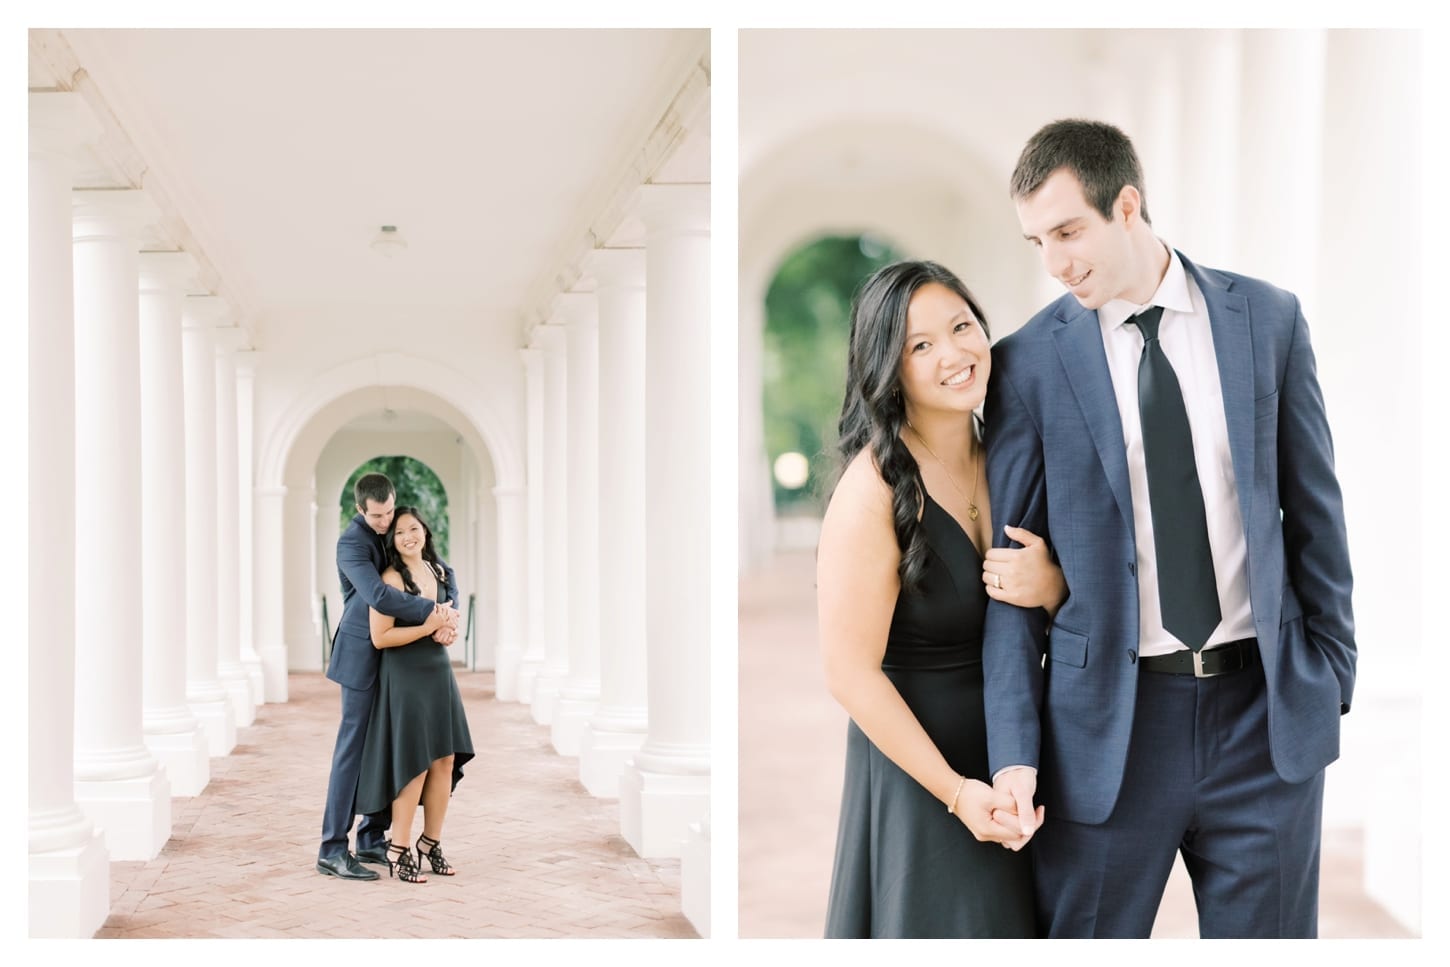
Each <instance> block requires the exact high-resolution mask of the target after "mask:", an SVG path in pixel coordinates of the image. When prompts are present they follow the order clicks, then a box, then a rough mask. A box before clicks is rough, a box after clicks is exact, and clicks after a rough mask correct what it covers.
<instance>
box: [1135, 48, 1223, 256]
mask: <svg viewBox="0 0 1450 967" xmlns="http://www.w3.org/2000/svg"><path fill="white" fill-rule="evenodd" d="M1239 33H1240V32H1239V31H1236V30H1195V31H1192V32H1191V35H1190V36H1191V37H1192V38H1193V39H1192V41H1191V42H1189V43H1187V44H1185V45H1184V50H1183V53H1184V57H1185V61H1186V62H1185V64H1184V69H1183V85H1184V90H1183V103H1182V104H1181V105H1180V106H1179V111H1180V113H1181V115H1182V117H1183V118H1184V119H1185V121H1186V123H1185V124H1184V125H1183V126H1182V128H1181V134H1182V137H1181V138H1180V139H1179V143H1178V151H1179V163H1178V167H1179V169H1180V171H1181V173H1182V179H1183V184H1185V185H1187V186H1190V188H1189V190H1187V191H1185V192H1183V193H1182V195H1180V198H1179V202H1180V204H1181V205H1182V209H1183V210H1182V212H1180V217H1178V218H1177V219H1175V221H1176V222H1177V223H1178V224H1179V225H1180V226H1181V227H1182V235H1183V237H1182V241H1179V239H1178V237H1177V235H1178V233H1176V232H1175V233H1174V237H1173V238H1172V239H1171V242H1172V244H1174V245H1177V246H1180V247H1181V248H1182V249H1183V251H1185V252H1187V253H1189V254H1190V256H1191V257H1192V258H1193V259H1195V260H1196V261H1198V262H1199V264H1201V265H1231V264H1234V263H1236V262H1237V258H1236V257H1235V255H1234V249H1233V244H1234V235H1235V233H1236V227H1235V218H1236V216H1237V214H1238V212H1237V206H1236V205H1232V204H1225V203H1224V200H1225V199H1230V198H1238V197H1239V170H1238V163H1237V159H1238V157H1239V136H1238V135H1239V132H1238V120H1239V98H1240V97H1241V96H1242V95H1241V94H1240V91H1239V82H1240V78H1241V77H1242V75H1243V72H1242V69H1241V67H1240V64H1239V56H1240V46H1239V43H1240V42H1239ZM1148 197H1149V205H1148V214H1149V217H1155V216H1156V215H1157V205H1158V203H1157V201H1155V200H1153V199H1154V197H1155V196H1154V193H1153V191H1152V189H1151V186H1150V189H1149V192H1148Z"/></svg>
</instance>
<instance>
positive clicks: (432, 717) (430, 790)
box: [317, 473, 473, 883]
mask: <svg viewBox="0 0 1450 967" xmlns="http://www.w3.org/2000/svg"><path fill="white" fill-rule="evenodd" d="M353 496H354V503H355V504H356V506H357V514H356V515H354V516H353V518H352V520H351V522H349V524H348V526H347V528H346V529H345V530H344V531H343V533H342V536H341V537H339V538H338V540H337V571H338V577H339V579H340V581H341V583H342V600H343V611H342V620H341V621H339V622H338V625H337V634H336V636H335V637H334V638H333V645H332V658H331V660H330V661H329V662H328V666H327V677H328V678H330V679H332V680H333V681H335V682H337V683H338V684H339V685H341V686H342V722H341V724H340V725H339V726H338V730H337V745H336V747H335V749H334V751H333V756H332V772H331V775H330V776H329V778H328V782H327V807H326V811H325V812H324V814H323V817H322V845H321V846H320V847H319V849H318V851H317V871H318V872H319V873H322V874H325V875H327V876H338V877H342V878H343V879H349V880H376V879H377V878H378V874H377V873H376V872H375V871H373V870H370V869H368V868H367V867H365V866H363V865H362V863H363V862H367V863H376V864H379V865H386V866H387V868H388V875H389V876H390V877H391V876H393V875H394V874H396V875H397V876H398V878H399V879H401V880H402V881H404V882H406V883H425V882H427V876H426V874H425V873H423V871H422V867H423V866H424V865H425V864H426V865H427V867H428V868H429V869H430V870H431V871H432V872H433V873H435V874H438V875H440V876H452V875H454V872H455V871H454V869H453V867H452V865H451V864H449V862H448V860H447V859H446V858H445V857H444V855H443V847H442V835H443V817H444V814H445V813H446V812H447V809H448V800H449V797H450V796H451V795H452V793H453V787H454V786H456V785H457V784H458V780H459V779H460V778H462V775H463V766H464V764H465V763H466V762H468V760H469V759H472V758H473V742H472V739H471V737H470V735H469V732H468V721H467V720H466V719H465V717H464V712H463V699H462V696H461V695H460V694H459V691H458V682H457V680H456V679H455V678H454V676H453V665H452V661H451V659H450V658H449V651H448V646H449V645H452V644H453V643H454V642H455V641H456V640H457V638H458V617H459V615H458V609H457V608H456V607H455V605H456V603H457V601H458V583H457V580H456V579H455V578H454V575H453V569H452V568H451V567H449V566H448V565H447V564H446V563H444V562H443V561H442V560H441V559H440V558H439V557H438V554H437V551H436V550H435V549H434V546H433V532H432V531H431V530H430V529H429V528H428V525H427V523H426V522H425V521H424V519H423V516H422V514H421V513H420V512H419V510H418V508H416V507H406V506H405V507H397V506H395V499H396V498H395V494H394V491H393V484H392V482H391V481H390V480H389V479H388V478H387V477H386V476H385V475H383V474H380V473H369V474H364V475H363V476H361V477H359V478H358V481H357V484H356V485H355V487H354V488H353ZM420 802H421V804H422V806H423V832H422V835H420V836H419V837H418V839H417V840H416V841H413V842H410V838H411V836H412V827H413V819H414V816H415V814H416V813H417V810H418V806H419V803H420ZM358 814H361V815H362V817H363V818H362V822H361V823H359V824H358V829H357V852H356V855H354V854H353V853H352V852H351V851H349V850H348V833H349V832H350V831H351V829H352V825H353V819H354V817H355V816H357V815H358ZM385 835H386V837H387V838H386V839H385V838H384V837H385ZM415 854H416V856H415ZM359 861H362V862H359Z"/></svg>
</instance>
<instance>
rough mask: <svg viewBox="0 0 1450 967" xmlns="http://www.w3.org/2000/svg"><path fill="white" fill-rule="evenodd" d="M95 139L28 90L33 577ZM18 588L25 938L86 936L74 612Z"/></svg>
mask: <svg viewBox="0 0 1450 967" xmlns="http://www.w3.org/2000/svg"><path fill="white" fill-rule="evenodd" d="M99 136H100V127H99V126H98V125H97V124H96V122H95V121H94V119H92V117H91V115H90V113H89V112H88V111H87V110H86V107H85V105H84V103H83V102H82V101H81V99H80V95H79V94H69V93H67V94H57V93H49V94H31V95H30V165H29V167H30V204H29V214H30V252H29V269H30V274H29V300H28V304H29V308H30V330H29V346H28V348H29V362H30V369H29V384H28V388H29V396H28V402H27V414H26V415H27V417H28V422H29V434H28V435H29V443H28V448H29V452H28V474H27V480H26V483H27V488H28V494H27V504H28V507H27V510H28V512H29V514H28V519H29V520H32V521H37V522H40V524H41V525H42V526H43V527H44V533H43V535H42V536H43V538H44V539H42V540H33V541H31V540H27V541H25V542H23V543H24V544H25V546H26V547H27V554H28V557H29V562H28V565H29V569H30V571H31V573H32V574H37V575H44V574H50V575H71V574H74V573H75V570H76V553H75V552H76V548H75V541H76V521H75V507H76V488H75V479H76V478H75V469H76V451H75V441H76V436H75V422H76V421H75V415H76V398H75V385H76V383H75V377H76V374H75V345H76V333H75V325H74V321H73V320H74V309H73V307H74V291H73V288H72V282H71V266H72V259H73V252H72V244H73V243H72V238H71V176H72V173H73V171H74V165H73V163H72V161H71V154H72V153H73V152H76V151H78V150H79V149H80V148H81V147H82V146H84V145H85V144H87V143H89V142H93V141H95V140H96V139H97V138H99ZM24 519H25V518H22V521H23V520H24ZM22 526H24V524H23V523H22ZM28 585H29V598H28V605H29V634H28V638H29V650H28V662H27V671H28V673H29V674H28V677H29V692H28V693H27V694H28V696H29V700H28V701H27V702H26V711H27V713H28V716H27V722H28V728H27V730H26V739H27V744H28V747H29V752H30V754H29V769H28V771H27V775H28V777H29V781H28V782H27V783H26V792H27V793H28V794H29V813H28V823H27V825H28V833H29V847H30V849H29V853H30V856H29V881H30V887H29V930H30V936H32V937H90V936H91V935H93V934H94V933H95V932H96V931H97V930H98V929H100V927H101V925H102V924H103V923H105V921H106V914H107V911H109V909H110V905H111V896H110V893H111V868H110V863H109V862H108V860H107V856H106V846H105V842H104V840H103V839H102V838H101V834H100V832H99V831H98V830H97V829H96V828H95V825H94V824H93V823H92V822H91V820H90V819H89V818H87V816H86V815H85V813H83V812H82V811H81V809H80V807H79V806H77V805H76V800H75V765H74V760H73V753H74V740H75V734H76V729H75V710H76V690H75V681H76V660H75V641H76V634H75V633H76V616H75V611H74V609H73V608H72V607H71V606H70V605H71V601H70V598H71V595H69V594H68V593H61V591H60V590H58V589H57V587H56V584H55V582H53V581H37V580H33V579H32V580H30V581H29V582H28ZM42 615H44V616H45V617H44V620H41V616H42Z"/></svg>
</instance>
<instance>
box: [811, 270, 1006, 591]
mask: <svg viewBox="0 0 1450 967" xmlns="http://www.w3.org/2000/svg"><path fill="white" fill-rule="evenodd" d="M932 282H935V283H938V284H939V285H944V286H946V287H947V288H948V289H951V290H952V291H953V292H955V293H956V294H957V295H959V296H961V297H962V298H963V299H964V300H966V303H967V305H968V306H970V307H971V309H972V314H973V315H974V316H976V317H977V321H978V322H979V323H980V324H981V326H982V331H983V332H984V333H985V334H986V335H987V337H988V338H989V339H990V338H991V332H990V330H988V328H987V317H986V316H985V315H984V314H983V313H982V308H981V306H980V305H978V304H977V300H976V299H974V298H973V297H972V294H971V293H970V292H968V291H967V287H966V286H965V285H963V284H962V281H961V280H960V279H958V278H957V277H956V276H955V275H953V274H952V272H951V271H950V270H948V269H946V268H943V267H942V266H940V265H938V264H937V263H935V262H894V263H892V264H891V265H888V266H886V267H885V268H882V269H879V270H878V271H877V272H876V274H875V275H873V276H871V278H869V279H867V280H866V282H865V283H864V284H863V285H862V286H861V288H860V289H859V290H858V291H857V293H856V297H855V299H854V300H852V303H851V345H850V349H849V352H848V355H847V358H846V398H845V401H844V402H843V403H842V404H841V421H840V423H839V425H838V430H839V442H838V443H837V448H838V450H839V453H840V457H841V468H842V469H843V470H844V469H845V467H846V465H847V464H849V463H850V462H851V460H852V458H853V457H855V456H856V454H857V453H860V452H861V450H863V449H865V448H866V447H870V448H871V455H872V457H873V458H874V459H875V462H876V466H877V468H878V469H879V470H880V471H881V479H882V480H884V481H886V485H887V486H888V487H890V488H891V507H892V517H893V521H894V525H895V529H896V544H897V546H898V547H900V548H901V566H900V567H899V568H898V570H897V574H898V576H899V577H900V578H901V588H902V590H903V591H908V592H909V591H912V590H914V589H915V588H916V587H917V585H918V583H919V582H920V580H921V576H922V572H923V570H925V568H926V539H925V538H924V537H923V536H922V534H921V521H920V520H919V519H918V515H919V514H920V512H921V508H922V493H921V486H920V483H919V481H920V479H921V478H920V470H919V469H918V467H917V463H916V458H915V457H913V456H912V455H911V451H910V450H908V449H907V447H906V444H905V443H903V442H902V440H901V430H902V428H903V427H904V426H906V400H905V399H904V398H903V397H902V395H901V361H902V353H903V351H904V350H905V348H906V309H907V306H909V305H910V304H911V297H912V296H913V295H915V294H916V291H917V290H918V289H920V288H921V287H922V286H924V285H928V284H930V283H932Z"/></svg>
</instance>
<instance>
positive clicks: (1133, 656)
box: [1128, 648, 1138, 665]
mask: <svg viewBox="0 0 1450 967" xmlns="http://www.w3.org/2000/svg"><path fill="white" fill-rule="evenodd" d="M1128 664H1130V665H1136V664H1138V653H1137V652H1136V651H1134V650H1133V649H1131V648H1129V649H1128Z"/></svg>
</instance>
